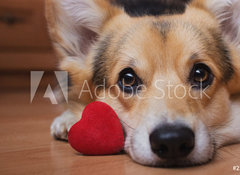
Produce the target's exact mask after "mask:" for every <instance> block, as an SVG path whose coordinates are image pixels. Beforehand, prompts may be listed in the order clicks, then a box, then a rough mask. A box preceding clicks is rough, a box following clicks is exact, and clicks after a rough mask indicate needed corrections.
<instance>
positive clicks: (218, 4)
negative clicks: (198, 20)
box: [193, 0, 240, 48]
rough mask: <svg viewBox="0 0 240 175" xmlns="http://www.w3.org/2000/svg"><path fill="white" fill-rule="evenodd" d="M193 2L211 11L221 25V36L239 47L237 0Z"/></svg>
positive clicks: (239, 25) (239, 11) (201, 0)
mask: <svg viewBox="0 0 240 175" xmlns="http://www.w3.org/2000/svg"><path fill="white" fill-rule="evenodd" d="M193 4H195V5H197V6H202V7H203V8H207V10H209V11H210V12H212V13H213V14H214V16H216V18H217V20H218V21H219V24H220V25H221V29H222V33H223V36H224V37H226V38H227V39H228V40H229V41H230V42H231V43H233V44H234V45H235V46H237V47H238V48H240V1H239V0H193Z"/></svg>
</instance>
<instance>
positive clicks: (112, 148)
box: [68, 102, 124, 155]
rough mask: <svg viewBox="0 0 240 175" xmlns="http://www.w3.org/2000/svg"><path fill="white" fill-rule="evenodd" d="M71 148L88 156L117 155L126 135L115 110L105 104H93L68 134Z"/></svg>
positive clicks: (84, 111) (88, 106) (86, 109)
mask: <svg viewBox="0 0 240 175" xmlns="http://www.w3.org/2000/svg"><path fill="white" fill-rule="evenodd" d="M68 140H69V143H70V144H71V146H72V147H73V148H74V149H75V150H77V151H78V152H80V153H82V154H86V155H107V154H115V153H118V152H119V151H121V150H122V149H123V146H124V134H123V129H122V126H121V123H120V120H119V118H118V116H117V114H116V113H115V112H114V110H113V109H112V108H111V107H110V106H109V105H107V104H105V103H103V102H93V103H91V104H89V105H87V106H86V108H85V109H84V110H83V114H82V118H81V120H80V121H79V122H77V123H76V124H75V125H73V126H72V128H71V129H70V131H69V134H68Z"/></svg>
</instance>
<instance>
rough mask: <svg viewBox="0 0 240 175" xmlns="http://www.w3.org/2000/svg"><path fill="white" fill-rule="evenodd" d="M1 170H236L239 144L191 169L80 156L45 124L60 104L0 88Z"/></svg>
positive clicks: (212, 174)
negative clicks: (57, 138) (154, 166)
mask: <svg viewBox="0 0 240 175" xmlns="http://www.w3.org/2000/svg"><path fill="white" fill-rule="evenodd" d="M0 97H1V98H0V125H1V127H0V174H1V175H8V174H9V175H10V174H19V175H21V174H23V175H26V174H77V175H79V174H80V175H85V174H86V175H92V174H97V175H115V174H116V175H126V174H130V175H131V174H136V175H146V174H151V175H159V174H160V175H161V174H167V175H176V174H177V175H192V174H194V175H203V174H206V175H208V174H209V175H237V174H239V173H238V172H235V171H233V166H234V165H240V145H239V144H238V145H232V146H228V147H224V148H222V149H221V150H220V151H219V152H218V154H217V156H216V158H215V159H214V160H213V161H212V162H211V163H208V164H206V165H202V166H197V167H190V168H175V169H164V168H153V167H146V166H142V165H139V164H137V163H135V162H133V161H132V160H131V159H130V158H129V156H128V155H126V154H121V155H112V156H82V155H80V154H78V153H76V152H75V151H74V150H73V149H72V148H71V147H70V146H69V145H68V143H66V142H60V141H55V140H54V139H53V138H52V137H51V136H50V134H49V132H50V131H49V127H50V124H51V122H52V120H53V119H54V117H55V116H57V115H59V114H60V113H61V112H62V111H63V108H61V106H58V105H51V104H50V103H49V101H48V100H45V99H43V98H40V96H39V99H36V100H35V102H34V103H33V104H30V103H29V93H19V92H15V93H0Z"/></svg>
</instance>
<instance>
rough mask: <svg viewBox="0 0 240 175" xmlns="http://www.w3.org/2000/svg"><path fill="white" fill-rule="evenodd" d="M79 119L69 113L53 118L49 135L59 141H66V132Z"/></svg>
mask: <svg viewBox="0 0 240 175" xmlns="http://www.w3.org/2000/svg"><path fill="white" fill-rule="evenodd" d="M78 120H79V119H78V118H77V117H75V116H74V114H73V113H71V112H70V111H65V112H64V113H63V114H62V115H60V116H59V117H57V118H55V119H54V121H53V123H52V125H51V135H52V136H53V137H54V138H56V139H60V140H68V131H69V130H70V128H71V127H72V126H73V125H74V124H75V123H76V122H77V121H78Z"/></svg>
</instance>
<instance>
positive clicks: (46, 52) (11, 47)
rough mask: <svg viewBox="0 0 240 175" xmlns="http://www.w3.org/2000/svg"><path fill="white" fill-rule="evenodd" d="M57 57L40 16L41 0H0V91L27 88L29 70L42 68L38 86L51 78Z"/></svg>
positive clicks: (42, 11) (42, 14)
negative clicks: (42, 73)
mask: <svg viewBox="0 0 240 175" xmlns="http://www.w3.org/2000/svg"><path fill="white" fill-rule="evenodd" d="M53 70H57V59H56V57H55V54H54V51H53V49H52V47H51V42H50V39H49V36H48V32H47V25H46V20H45V16H44V0H1V1H0V91H1V93H7V92H11V91H29V89H30V71H45V74H44V77H43V81H41V83H40V89H41V88H44V86H46V84H47V83H49V82H52V83H53V82H54V81H55V77H54V74H53Z"/></svg>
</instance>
